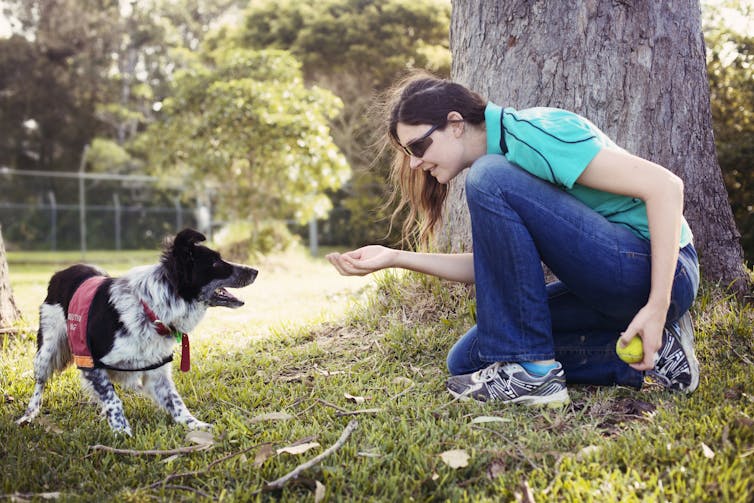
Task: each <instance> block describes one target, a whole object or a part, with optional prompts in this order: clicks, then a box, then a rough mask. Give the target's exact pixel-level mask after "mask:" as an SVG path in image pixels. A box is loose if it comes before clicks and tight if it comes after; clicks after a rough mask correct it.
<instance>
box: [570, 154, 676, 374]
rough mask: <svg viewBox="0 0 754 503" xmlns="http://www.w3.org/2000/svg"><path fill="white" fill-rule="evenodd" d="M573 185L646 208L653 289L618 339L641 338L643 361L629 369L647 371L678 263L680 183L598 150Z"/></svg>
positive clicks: (654, 167) (653, 167) (651, 166)
mask: <svg viewBox="0 0 754 503" xmlns="http://www.w3.org/2000/svg"><path fill="white" fill-rule="evenodd" d="M576 181H577V182H578V183H580V184H581V185H585V186H588V187H592V188H595V189H599V190H604V191H606V192H613V193H616V194H624V195H627V196H632V197H637V198H639V199H641V200H643V201H644V203H645V204H646V207H647V220H648V221H649V233H650V236H651V253H652V278H651V280H652V286H651V289H650V292H649V299H648V301H647V304H646V305H645V306H644V307H643V308H642V309H641V310H639V312H638V313H637V314H636V315H635V316H634V319H633V320H632V321H631V323H630V324H629V326H628V327H627V328H626V331H625V332H623V334H622V335H621V340H622V341H624V342H626V343H627V342H628V341H629V340H630V339H631V338H633V336H634V335H637V334H638V335H640V336H641V337H642V340H643V345H644V360H643V361H642V362H640V363H637V364H634V365H632V367H634V368H635V369H637V370H649V369H652V368H653V367H654V355H655V353H656V352H657V351H658V350H659V349H660V346H661V345H662V331H663V328H664V326H665V317H666V316H667V311H668V307H669V306H670V292H671V289H672V287H673V277H674V274H675V268H676V263H677V261H678V247H679V242H680V234H681V218H682V214H683V181H682V180H681V179H680V178H678V177H677V176H676V175H674V174H673V173H671V172H670V171H668V170H667V169H665V168H663V167H662V166H660V165H658V164H655V163H653V162H650V161H647V160H645V159H642V158H640V157H637V156H634V155H631V154H628V153H626V152H623V151H618V150H610V149H603V150H602V151H600V153H599V154H597V155H596V156H595V158H594V159H593V160H592V162H590V163H589V165H588V166H587V167H586V169H585V170H584V172H583V173H582V174H581V176H580V177H579V178H578V179H577V180H576Z"/></svg>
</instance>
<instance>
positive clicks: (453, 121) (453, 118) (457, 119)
mask: <svg viewBox="0 0 754 503" xmlns="http://www.w3.org/2000/svg"><path fill="white" fill-rule="evenodd" d="M465 124H466V123H465V122H464V121H463V115H461V114H460V113H458V112H456V111H450V112H448V125H449V126H450V127H451V128H452V129H451V131H452V132H453V134H454V135H455V136H456V138H459V137H460V136H461V135H462V134H463V132H464V131H465V129H466V128H465Z"/></svg>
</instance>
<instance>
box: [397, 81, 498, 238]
mask: <svg viewBox="0 0 754 503" xmlns="http://www.w3.org/2000/svg"><path fill="white" fill-rule="evenodd" d="M486 106H487V101H486V100H485V99H484V98H483V97H482V96H480V95H479V94H477V93H475V92H473V91H471V90H469V89H467V88H466V87H464V86H462V85H461V84H457V83H455V82H451V81H450V80H446V79H440V78H438V77H436V76H434V75H432V74H430V73H428V72H425V71H417V72H413V73H411V74H409V75H408V76H406V77H405V78H404V79H403V80H401V81H399V82H398V83H396V84H395V85H394V86H393V87H392V88H391V89H390V90H389V91H388V93H387V95H386V100H385V101H384V105H383V107H384V111H383V114H384V117H386V118H387V124H386V125H385V126H386V127H385V135H384V138H383V145H384V146H388V145H390V146H392V147H395V157H394V158H393V164H392V167H391V170H390V178H391V180H392V181H393V188H392V193H391V196H390V200H389V201H388V205H390V204H392V203H393V202H395V201H397V206H396V208H395V210H394V211H393V215H392V219H391V223H392V222H394V221H395V219H396V218H397V217H398V216H399V215H400V214H402V213H403V212H404V210H405V209H406V208H407V209H408V218H406V220H405V221H404V223H403V229H402V231H403V238H404V240H407V241H416V242H418V243H421V244H428V242H429V239H430V238H431V236H432V234H433V233H434V230H435V227H436V226H437V224H438V223H439V222H440V221H441V217H442V208H443V204H444V203H445V198H446V197H447V195H448V186H447V185H443V184H440V183H438V182H437V180H436V179H435V178H434V177H432V176H431V175H430V174H429V173H427V172H424V171H422V170H419V169H411V168H410V167H409V161H410V158H409V157H408V156H407V155H406V154H405V153H404V152H403V150H402V149H401V148H400V141H399V140H398V134H397V127H398V123H399V122H400V123H403V124H406V125H411V126H413V125H418V124H428V125H432V126H436V125H439V126H440V129H443V128H444V127H445V126H446V125H447V122H448V114H449V113H450V112H453V111H455V112H458V113H460V114H461V116H463V119H464V121H465V122H467V123H469V124H473V125H480V124H484V110H485V108H486Z"/></svg>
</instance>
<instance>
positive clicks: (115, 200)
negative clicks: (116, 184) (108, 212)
mask: <svg viewBox="0 0 754 503" xmlns="http://www.w3.org/2000/svg"><path fill="white" fill-rule="evenodd" d="M113 206H114V208H113V209H114V213H115V249H116V250H117V251H120V249H121V244H122V240H121V236H120V234H121V222H120V217H121V212H120V197H118V193H117V192H113Z"/></svg>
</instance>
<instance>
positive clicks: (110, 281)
mask: <svg viewBox="0 0 754 503" xmlns="http://www.w3.org/2000/svg"><path fill="white" fill-rule="evenodd" d="M204 240H205V237H204V236H203V235H202V234H201V233H199V232H197V231H195V230H192V229H185V230H183V231H181V232H180V233H178V235H177V236H175V238H174V239H173V240H172V241H170V240H169V241H167V242H166V246H165V249H164V251H163V253H162V257H161V260H160V262H159V263H158V264H155V265H151V266H144V267H137V268H135V269H132V270H131V271H129V272H128V273H126V274H125V275H124V276H122V277H120V278H111V277H109V276H107V275H106V274H105V273H104V272H102V271H100V270H98V269H96V268H94V267H91V266H87V265H74V266H72V267H69V268H67V269H65V270H63V271H60V272H57V273H56V274H55V275H53V277H52V279H51V280H50V285H49V287H48V289H47V298H45V300H44V303H43V304H42V306H41V307H40V315H39V333H38V335H37V353H36V356H35V357H34V377H35V380H36V385H35V387H34V393H33V394H32V397H31V400H30V401H29V406H28V408H27V409H26V413H25V414H24V416H23V417H22V418H21V419H19V420H18V421H17V423H18V424H24V423H28V422H30V421H31V420H32V419H34V417H35V416H36V415H37V414H38V413H39V408H40V405H41V403H42V392H43V390H44V386H45V383H46V382H47V380H48V379H49V378H50V377H51V376H52V374H53V373H54V372H55V371H62V370H63V369H65V368H66V367H68V366H69V365H70V364H71V363H73V362H74V361H75V363H76V365H77V366H78V367H79V369H80V370H81V376H82V382H83V384H84V387H85V388H88V389H89V390H91V391H92V392H93V395H94V397H95V398H96V399H98V401H99V402H100V403H101V405H102V410H103V413H104V415H105V416H106V417H107V420H108V422H109V423H110V427H111V428H112V429H113V430H114V431H116V432H122V433H126V434H128V435H130V434H131V428H130V426H129V424H128V420H127V419H126V416H125V414H124V412H123V404H122V402H121V400H120V398H119V397H118V395H116V393H115V389H114V387H113V384H112V382H113V381H116V382H119V383H121V384H124V385H126V386H129V387H132V388H135V389H137V390H140V391H142V392H144V393H145V394H147V395H148V396H150V397H151V398H152V399H154V401H155V402H157V404H158V405H160V406H161V407H162V408H163V409H165V410H166V411H167V412H168V413H169V414H170V415H171V416H172V417H173V419H174V420H175V421H176V422H178V423H182V424H185V425H186V426H187V427H188V428H191V429H195V428H205V427H209V426H210V425H209V424H207V423H203V422H201V421H199V420H198V419H196V418H195V417H194V416H193V415H192V414H191V412H189V410H188V409H187V408H186V405H185V404H184V403H183V400H182V399H181V397H180V395H179V394H178V392H177V391H176V388H175V385H174V384H173V379H172V377H171V365H169V364H168V363H169V362H170V361H171V360H172V355H173V350H174V348H175V345H176V340H181V339H182V342H183V347H182V350H183V359H182V362H181V363H182V365H181V369H182V370H188V368H187V367H188V365H187V364H188V349H189V348H188V336H187V335H186V334H187V333H188V332H190V331H191V330H192V329H193V328H194V327H196V325H197V324H198V323H199V321H201V319H202V317H203V316H204V313H205V312H206V311H207V308H208V307H212V306H225V307H230V308H237V307H239V306H242V305H243V302H242V301H241V300H239V299H237V298H236V297H234V296H233V295H231V294H230V293H228V291H227V290H225V288H240V287H244V286H246V285H249V284H251V283H252V282H253V281H254V279H255V278H256V276H257V271H256V270H255V269H252V268H250V267H246V266H242V265H237V264H232V263H229V262H226V261H224V260H222V258H221V257H220V254H219V253H218V252H216V251H214V250H211V249H209V248H207V247H205V246H202V245H199V244H197V243H198V242H201V241H204Z"/></svg>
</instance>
